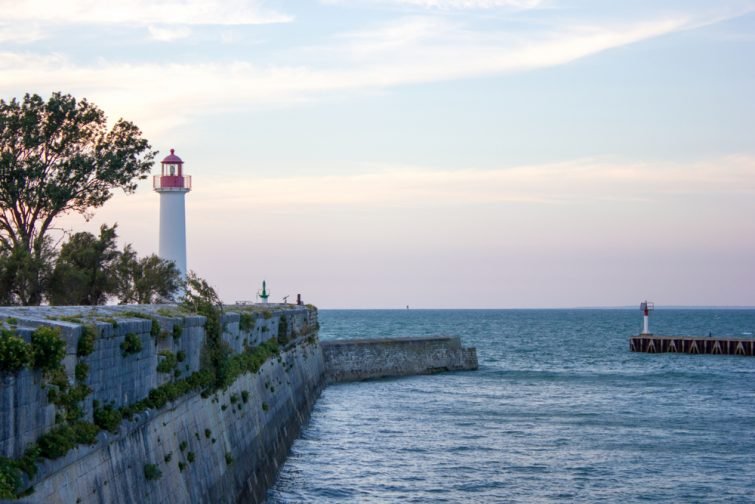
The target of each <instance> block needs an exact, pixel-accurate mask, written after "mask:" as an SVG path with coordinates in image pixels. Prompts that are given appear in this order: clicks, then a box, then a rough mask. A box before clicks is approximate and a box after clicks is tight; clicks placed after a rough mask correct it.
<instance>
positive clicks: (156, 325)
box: [149, 318, 160, 338]
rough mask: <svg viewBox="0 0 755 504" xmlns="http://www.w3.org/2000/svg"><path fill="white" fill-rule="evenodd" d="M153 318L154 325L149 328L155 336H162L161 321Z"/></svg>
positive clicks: (150, 332) (151, 334)
mask: <svg viewBox="0 0 755 504" xmlns="http://www.w3.org/2000/svg"><path fill="white" fill-rule="evenodd" d="M151 320H152V326H151V327H150V328H149V334H150V336H152V337H153V338H157V337H158V336H160V322H158V321H157V320H156V319H154V318H153V319H151Z"/></svg>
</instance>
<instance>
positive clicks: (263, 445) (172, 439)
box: [21, 344, 324, 504]
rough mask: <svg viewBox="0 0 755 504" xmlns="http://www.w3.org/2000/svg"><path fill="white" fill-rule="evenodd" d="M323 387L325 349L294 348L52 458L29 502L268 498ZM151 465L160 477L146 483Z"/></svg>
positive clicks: (124, 503)
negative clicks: (213, 389)
mask: <svg viewBox="0 0 755 504" xmlns="http://www.w3.org/2000/svg"><path fill="white" fill-rule="evenodd" d="M323 384H324V382H323V360H322V353H321V352H320V349H319V347H318V345H317V344H310V345H308V344H303V345H294V346H293V347H292V348H290V349H289V350H287V351H284V352H282V353H281V358H280V359H279V360H278V359H273V360H270V361H268V362H267V363H266V364H265V365H264V366H263V367H262V368H261V369H260V372H259V373H257V374H245V375H242V376H241V377H240V378H239V379H238V380H236V381H235V382H234V383H233V385H231V386H230V387H229V388H228V389H227V390H226V391H224V392H218V393H216V394H213V395H211V396H209V397H207V398H202V397H201V396H200V395H199V394H198V393H195V394H193V395H191V396H190V397H187V398H185V399H183V400H181V401H177V402H175V403H172V404H169V405H167V406H166V407H164V408H162V409H161V410H159V411H148V412H145V413H144V414H142V415H139V416H138V418H135V419H134V420H133V421H131V422H129V423H128V425H124V426H123V427H122V428H121V432H120V433H119V434H118V435H112V434H110V433H104V432H103V433H100V435H99V440H98V443H97V445H95V446H94V447H80V448H77V449H75V450H73V451H72V452H70V453H69V454H68V455H67V456H66V457H64V458H63V459H60V460H55V461H51V462H48V463H47V464H46V465H45V466H44V467H42V471H41V472H42V473H47V474H48V475H47V476H46V477H45V478H43V479H42V480H41V481H39V482H38V483H37V484H36V486H35V492H34V494H33V495H32V496H31V497H29V498H27V499H23V500H22V501H21V502H40V503H42V502H44V503H60V504H64V503H73V502H82V503H85V502H107V503H113V504H129V503H134V502H140V503H165V502H171V503H199V502H212V503H220V502H228V503H231V502H237V501H241V502H261V501H263V500H264V496H265V492H266V490H267V488H269V487H270V486H272V485H273V483H274V482H275V477H276V475H277V470H278V467H279V466H280V465H282V464H283V462H284V460H285V458H286V455H287V454H288V449H289V447H290V446H291V444H292V443H293V441H294V440H295V439H296V437H297V436H298V435H299V432H300V428H301V426H302V424H303V423H304V422H305V421H306V420H307V419H308V418H309V414H310V412H311V410H312V407H313V406H314V403H315V401H316V399H317V397H318V396H319V394H320V391H321V389H322V386H323ZM247 394H248V395H247ZM245 398H246V399H245ZM147 464H154V465H155V466H156V467H157V468H158V469H159V470H160V471H161V473H162V476H161V477H160V479H158V480H155V481H147V480H146V478H145V476H144V466H145V465H147Z"/></svg>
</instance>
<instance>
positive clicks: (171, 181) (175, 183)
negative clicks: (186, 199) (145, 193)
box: [152, 149, 191, 192]
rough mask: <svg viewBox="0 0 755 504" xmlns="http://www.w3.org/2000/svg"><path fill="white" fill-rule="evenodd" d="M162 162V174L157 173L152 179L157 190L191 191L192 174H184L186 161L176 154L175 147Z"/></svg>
mask: <svg viewBox="0 0 755 504" xmlns="http://www.w3.org/2000/svg"><path fill="white" fill-rule="evenodd" d="M161 163H162V171H161V174H160V175H155V176H154V178H153V181H152V186H153V188H154V189H155V191H158V192H161V191H183V192H188V191H191V176H189V175H184V174H183V164H184V162H183V161H182V160H181V158H180V157H178V156H176V155H175V149H171V150H170V155H168V156H166V157H165V159H163V160H162V162H161Z"/></svg>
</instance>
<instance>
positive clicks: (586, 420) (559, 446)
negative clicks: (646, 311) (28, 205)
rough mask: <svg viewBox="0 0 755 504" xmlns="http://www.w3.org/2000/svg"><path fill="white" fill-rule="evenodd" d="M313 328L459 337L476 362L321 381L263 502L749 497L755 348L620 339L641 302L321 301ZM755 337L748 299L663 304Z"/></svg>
mask: <svg viewBox="0 0 755 504" xmlns="http://www.w3.org/2000/svg"><path fill="white" fill-rule="evenodd" d="M320 323H321V332H320V337H321V338H322V339H333V338H365V337H392V336H422V335H458V336H461V338H462V341H463V344H464V345H465V346H474V347H477V355H478V358H479V363H480V369H479V370H478V371H472V372H459V373H445V374H440V375H433V376H417V377H410V378H397V379H385V380H377V381H371V382H361V383H349V384H339V385H332V386H329V387H327V388H326V389H325V390H324V392H323V394H322V396H321V397H320V399H319V400H318V402H317V404H316V406H315V408H314V411H313V413H312V417H311V419H310V421H309V423H308V424H307V425H306V426H305V428H304V429H303V432H302V435H301V437H300V439H298V440H297V441H296V442H295V443H294V445H293V447H292V450H291V454H290V456H289V458H288V460H287V461H286V463H285V465H284V466H283V467H282V470H281V473H280V476H279V478H278V482H277V484H276V485H275V487H274V488H272V489H271V490H270V492H269V493H268V502H271V503H289V502H291V503H293V502H428V503H435V502H561V501H578V502H648V501H649V502H658V501H660V502H755V357H735V356H719V355H686V354H643V353H632V352H630V351H629V344H628V337H629V336H630V335H632V334H637V333H638V332H639V330H640V328H641V323H642V316H641V312H640V311H639V310H402V311H381V310H358V311H335V310H334V311H327V310H323V311H321V312H320ZM650 329H651V330H652V331H653V332H655V333H656V334H664V335H699V336H703V335H705V336H707V335H708V334H713V335H714V336H723V335H733V336H745V337H746V336H750V335H751V334H752V333H753V332H755V310H658V311H656V312H654V313H653V314H652V316H651V321H650Z"/></svg>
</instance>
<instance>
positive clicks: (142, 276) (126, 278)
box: [115, 244, 182, 304]
mask: <svg viewBox="0 0 755 504" xmlns="http://www.w3.org/2000/svg"><path fill="white" fill-rule="evenodd" d="M115 278H116V282H117V286H116V295H117V296H118V300H119V302H120V303H121V304H129V303H138V304H153V303H164V302H166V301H172V300H173V297H174V296H175V294H176V293H177V292H178V290H179V289H180V288H181V285H182V280H181V273H180V272H179V271H178V268H176V264H175V263H174V262H173V261H166V260H164V259H160V258H159V257H157V256H156V255H154V254H152V255H151V256H147V257H142V258H141V259H139V258H138V257H137V256H136V252H135V251H134V249H133V248H132V247H131V245H130V244H129V245H126V247H125V248H124V249H123V252H122V253H121V254H120V257H119V259H118V261H117V263H116V264H115Z"/></svg>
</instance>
